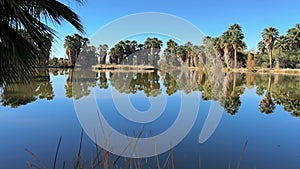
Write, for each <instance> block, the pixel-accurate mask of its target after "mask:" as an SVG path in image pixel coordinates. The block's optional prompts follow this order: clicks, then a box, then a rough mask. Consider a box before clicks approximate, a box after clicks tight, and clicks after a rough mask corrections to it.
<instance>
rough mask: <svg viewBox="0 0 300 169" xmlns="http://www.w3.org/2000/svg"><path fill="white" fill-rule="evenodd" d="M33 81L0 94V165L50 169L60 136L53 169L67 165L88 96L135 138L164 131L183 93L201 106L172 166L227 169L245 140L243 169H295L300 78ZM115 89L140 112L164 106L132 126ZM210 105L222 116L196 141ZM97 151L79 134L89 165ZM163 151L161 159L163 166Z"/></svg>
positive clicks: (181, 73) (97, 76)
mask: <svg viewBox="0 0 300 169" xmlns="http://www.w3.org/2000/svg"><path fill="white" fill-rule="evenodd" d="M91 75H92V76H91ZM33 79H34V80H33V81H32V82H30V83H27V84H23V83H15V84H11V85H8V86H5V87H4V88H2V89H1V90H2V93H1V105H2V106H1V107H0V112H1V113H0V130H1V133H2V135H1V140H0V157H1V158H0V164H1V168H6V169H10V168H25V167H27V164H26V161H31V162H36V161H35V159H34V158H33V157H32V156H31V155H30V154H29V153H28V152H26V151H25V149H29V150H30V151H32V152H34V153H35V154H36V155H37V156H38V157H39V158H40V159H41V161H43V162H44V163H45V165H46V166H47V167H48V168H52V163H53V159H54V155H55V151H56V146H57V143H58V140H59V137H60V136H62V144H61V147H60V152H59V156H58V166H59V167H60V166H62V165H63V163H64V161H65V164H66V167H67V168H71V167H72V166H73V164H74V161H75V159H76V155H77V152H78V147H79V142H80V133H81V128H82V126H81V124H80V120H78V118H77V114H76V112H75V109H74V104H73V100H80V99H84V98H85V97H87V96H89V95H90V94H92V93H93V92H94V93H95V95H96V96H97V97H96V98H97V100H96V101H97V103H98V106H99V110H100V111H101V113H102V114H103V116H104V117H105V119H106V120H107V122H109V124H111V126H112V127H113V128H114V129H115V130H116V131H118V132H120V133H122V134H125V135H129V136H132V137H134V136H136V133H138V132H139V131H141V129H143V132H142V133H141V135H140V137H143V138H144V137H148V136H149V135H150V133H151V135H158V134H161V133H163V132H164V131H166V130H168V128H169V127H170V126H171V125H172V124H173V123H174V121H175V120H176V118H177V116H178V113H179V110H180V103H181V99H182V94H186V95H191V94H197V95H198V96H199V99H200V104H199V105H200V107H199V111H198V115H197V118H196V119H195V124H194V125H193V127H192V129H191V131H190V132H189V133H188V135H187V136H186V137H185V138H184V139H183V140H182V141H181V142H180V143H179V144H178V145H177V146H175V147H174V148H173V150H172V153H173V157H174V159H175V168H226V167H227V168H228V165H229V164H230V165H231V168H236V167H237V165H238V162H239V159H240V157H241V153H242V151H243V148H244V145H245V143H246V142H247V143H248V144H247V146H246V149H245V151H244V155H243V157H242V160H241V162H240V163H241V164H240V168H245V169H248V168H249V169H250V168H251V169H253V168H263V169H265V168H272V169H277V168H278V169H281V168H291V169H296V168H299V167H300V158H299V156H300V143H299V140H300V133H299V131H300V118H299V117H300V76H292V75H268V74H265V75H261V74H233V73H229V74H227V75H226V76H225V75H224V77H223V78H222V80H221V81H220V80H219V79H218V81H220V83H216V81H214V80H213V77H212V76H211V75H209V74H206V73H203V72H198V71H187V70H176V71H168V72H166V71H165V72H157V71H145V72H132V71H101V72H100V71H99V72H91V71H87V72H85V71H81V72H80V73H76V74H74V71H73V70H60V69H59V70H55V69H51V70H47V69H41V70H40V71H39V72H38V73H37V74H36V76H35V77H34V78H33ZM74 81H76V82H79V83H72V82H74ZM112 90H114V91H115V92H118V93H120V94H122V95H127V96H128V97H129V98H130V101H131V104H132V105H133V106H134V107H135V108H136V110H138V111H147V110H148V109H149V108H151V104H150V102H149V98H158V97H160V96H164V97H165V98H166V103H167V104H166V107H165V109H164V112H163V113H162V115H161V116H160V117H159V118H157V119H156V120H154V121H153V122H150V123H147V124H140V123H136V122H132V121H129V120H128V119H126V118H125V117H124V116H122V115H121V114H120V113H119V112H118V110H117V108H116V107H115V105H114V101H113V100H112V96H111V91H112ZM212 102H215V103H217V104H219V105H220V106H221V107H222V108H224V112H223V113H222V116H221V119H220V123H219V124H218V125H217V127H216V130H215V131H214V132H213V134H212V135H211V136H210V137H209V138H208V140H207V141H205V142H204V143H199V136H200V133H201V131H202V129H203V126H204V123H205V121H206V119H207V117H208V116H209V114H208V112H209V109H210V106H211V105H212ZM190 106H195V105H190ZM180 125H182V126H184V125H187V124H184V123H183V124H180ZM95 149H96V148H95V145H94V142H93V141H92V139H90V138H89V137H88V136H87V135H86V134H84V137H83V147H82V156H83V160H84V162H85V163H86V164H87V165H88V164H89V162H90V159H91V158H92V156H94V155H95V151H96V150H95ZM168 153H169V152H166V153H164V154H162V155H160V156H159V157H160V158H162V160H161V161H163V159H164V158H165V157H166V156H167V155H168ZM161 163H162V162H161Z"/></svg>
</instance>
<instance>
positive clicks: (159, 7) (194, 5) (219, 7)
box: [52, 0, 300, 57]
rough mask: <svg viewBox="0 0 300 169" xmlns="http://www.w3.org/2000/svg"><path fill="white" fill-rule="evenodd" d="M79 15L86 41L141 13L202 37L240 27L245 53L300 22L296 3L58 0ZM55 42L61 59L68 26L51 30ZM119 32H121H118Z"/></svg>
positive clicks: (268, 0)
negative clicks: (170, 19) (189, 26)
mask: <svg viewBox="0 0 300 169" xmlns="http://www.w3.org/2000/svg"><path fill="white" fill-rule="evenodd" d="M62 2H63V3H65V4H67V5H69V6H70V7H71V8H72V9H73V10H74V11H75V12H77V13H78V14H79V16H80V17H81V20H82V22H83V24H84V26H85V28H86V33H87V34H86V36H87V37H90V36H91V35H93V34H94V33H95V32H96V31H97V30H99V29H100V28H101V27H103V26H105V25H106V24H108V23H110V22H112V21H114V20H115V19H118V18H120V17H123V16H126V15H130V14H134V13H142V12H163V13H169V14H172V15H176V16H178V17H181V18H184V19H186V20H188V21H189V22H191V23H193V24H194V25H195V26H197V27H198V28H199V29H200V30H201V31H202V32H203V33H204V34H205V35H209V36H220V35H221V34H222V33H223V32H224V31H225V30H226V29H227V28H228V27H229V26H230V25H231V24H234V23H238V24H240V25H241V26H242V29H243V32H244V35H245V39H244V40H245V42H246V44H247V46H248V49H256V46H257V43H258V42H259V41H260V39H261V32H262V30H263V29H264V28H266V27H270V26H273V27H276V28H277V29H279V32H280V34H285V33H286V31H287V30H288V29H289V28H291V27H293V26H294V25H295V24H296V23H298V22H300V8H299V7H300V1H299V0H284V1H281V0H248V1H241V0H226V1H224V0H218V1H216V0H215V1H213V0H205V1H203V0H181V1H178V0H152V1H145V0H87V2H86V4H85V5H84V6H80V5H78V4H74V3H73V1H72V0H62ZM54 28H55V29H56V30H58V33H59V38H60V39H57V40H56V42H55V45H54V48H53V53H52V55H54V56H58V57H63V56H64V55H65V53H64V49H63V40H64V36H65V35H67V34H73V33H77V31H76V30H75V29H74V28H72V27H71V26H70V25H69V24H67V23H64V24H63V25H62V26H57V27H54ZM120 31H121V30H120Z"/></svg>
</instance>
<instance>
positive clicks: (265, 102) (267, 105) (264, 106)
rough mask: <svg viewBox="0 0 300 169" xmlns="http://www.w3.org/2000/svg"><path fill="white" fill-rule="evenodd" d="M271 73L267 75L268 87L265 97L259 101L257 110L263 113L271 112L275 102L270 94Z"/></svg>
mask: <svg viewBox="0 0 300 169" xmlns="http://www.w3.org/2000/svg"><path fill="white" fill-rule="evenodd" d="M271 80H272V79H271V75H270V76H269V82H268V88H267V92H266V95H265V97H264V98H263V99H262V100H261V101H260V102H259V110H260V111H261V112H262V113H265V114H271V113H273V112H274V110H275V103H274V102H273V100H272V96H271V92H270V89H271Z"/></svg>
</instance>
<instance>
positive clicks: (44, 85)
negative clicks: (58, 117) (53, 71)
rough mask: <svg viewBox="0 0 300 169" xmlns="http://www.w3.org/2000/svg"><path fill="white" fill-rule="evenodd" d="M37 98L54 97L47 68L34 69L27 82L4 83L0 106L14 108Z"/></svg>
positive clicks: (48, 98) (50, 98)
mask: <svg viewBox="0 0 300 169" xmlns="http://www.w3.org/2000/svg"><path fill="white" fill-rule="evenodd" d="M37 98H39V99H47V100H52V99H53V98H54V92H53V88H52V85H51V82H50V75H49V71H48V69H40V70H39V71H36V72H35V73H34V74H33V77H31V78H30V80H29V81H27V82H21V81H20V82H15V83H12V84H7V85H5V86H4V88H3V91H2V94H1V101H0V102H1V103H2V106H11V107H13V108H16V107H19V106H21V105H26V104H28V103H31V102H34V101H36V100H37Z"/></svg>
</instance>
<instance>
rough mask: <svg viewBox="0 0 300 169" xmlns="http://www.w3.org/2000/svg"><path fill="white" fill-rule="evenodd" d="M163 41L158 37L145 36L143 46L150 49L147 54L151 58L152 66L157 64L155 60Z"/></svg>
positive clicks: (157, 57)
mask: <svg viewBox="0 0 300 169" xmlns="http://www.w3.org/2000/svg"><path fill="white" fill-rule="evenodd" d="M162 44H163V42H162V41H161V40H159V39H158V38H156V37H154V38H147V39H146V41H145V42H144V46H145V47H146V48H147V49H148V50H150V51H149V52H150V53H149V55H150V57H151V60H152V64H153V66H157V61H158V59H159V52H160V50H161V46H162Z"/></svg>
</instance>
